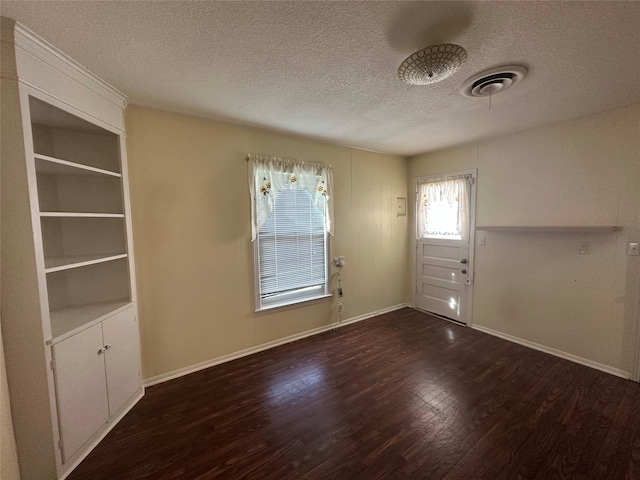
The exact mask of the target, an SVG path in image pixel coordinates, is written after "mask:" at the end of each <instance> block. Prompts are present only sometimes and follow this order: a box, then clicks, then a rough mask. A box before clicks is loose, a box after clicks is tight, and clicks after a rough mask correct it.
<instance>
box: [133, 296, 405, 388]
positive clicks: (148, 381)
mask: <svg viewBox="0 0 640 480" xmlns="http://www.w3.org/2000/svg"><path fill="white" fill-rule="evenodd" d="M408 306H409V304H408V303H400V304H398V305H393V306H391V307H387V308H383V309H382V310H376V311H375V312H370V313H365V314H364V315H358V316H356V317H351V318H348V319H346V320H342V321H341V322H334V323H330V324H329V325H325V326H323V327H318V328H314V329H311V330H307V331H305V332H301V333H296V334H295V335H290V336H288V337H284V338H280V339H278V340H273V341H271V342H267V343H263V344H262V345H258V346H255V347H251V348H245V349H244V350H240V351H238V352H233V353H230V354H228V355H222V356H221V357H216V358H212V359H211V360H206V361H204V362H200V363H196V364H195V365H191V366H189V367H184V368H180V369H178V370H174V371H172V372H167V373H161V374H160V375H155V376H153V377H149V378H145V379H144V381H143V383H144V386H145V387H150V386H151V385H156V384H158V383H162V382H167V381H169V380H173V379H174V378H179V377H182V376H184V375H188V374H190V373H194V372H197V371H199V370H204V369H205V368H209V367H214V366H216V365H220V364H221V363H225V362H230V361H231V360H235V359H237V358H242V357H246V356H248V355H253V354H254V353H258V352H262V351H264V350H268V349H270V348H274V347H278V346H280V345H284V344H285V343H291V342H295V341H296V340H300V339H302V338H306V337H310V336H312V335H317V334H319V333H322V332H326V331H327V330H331V329H334V328H338V327H342V326H344V325H349V324H351V323H356V322H361V321H362V320H366V319H368V318H372V317H377V316H378V315H382V314H384V313H389V312H393V311H394V310H400V309H401V308H404V307H408Z"/></svg>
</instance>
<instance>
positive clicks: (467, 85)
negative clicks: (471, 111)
mask: <svg viewBox="0 0 640 480" xmlns="http://www.w3.org/2000/svg"><path fill="white" fill-rule="evenodd" d="M526 74H527V69H526V68H524V67H521V66H519V65H507V66H504V67H497V68H492V69H491V70H486V71H484V72H480V73H477V74H476V75H474V76H473V77H471V78H468V79H467V81H466V82H464V83H463V84H462V89H461V92H462V94H463V95H465V96H467V97H488V96H489V95H495V94H497V93H501V92H504V91H505V90H506V89H507V88H510V87H512V86H513V85H515V84H516V83H518V82H520V81H522V79H523V78H524V76H525V75H526Z"/></svg>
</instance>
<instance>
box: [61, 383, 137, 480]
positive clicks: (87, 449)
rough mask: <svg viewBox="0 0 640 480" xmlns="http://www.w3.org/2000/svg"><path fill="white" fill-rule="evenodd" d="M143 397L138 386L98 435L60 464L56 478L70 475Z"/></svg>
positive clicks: (62, 478) (62, 479)
mask: <svg viewBox="0 0 640 480" xmlns="http://www.w3.org/2000/svg"><path fill="white" fill-rule="evenodd" d="M142 397H144V387H140V390H139V391H138V393H136V394H135V396H134V397H132V399H131V402H130V403H129V404H128V405H127V406H126V407H125V408H124V409H123V410H122V411H121V412H120V413H119V414H118V415H116V416H115V417H112V418H110V419H109V425H108V426H107V427H106V428H105V429H104V430H102V431H101V433H100V435H98V436H96V437H95V438H94V439H93V440H92V441H90V442H89V443H87V444H85V445H83V448H81V449H80V454H79V455H78V456H77V457H76V458H75V459H73V460H72V461H71V463H68V464H67V463H65V464H63V465H62V466H63V467H64V470H63V471H62V473H60V476H59V477H58V480H64V479H65V478H67V477H68V476H69V475H71V472H73V471H74V470H75V468H76V467H77V466H78V465H80V463H81V462H82V461H83V460H84V459H85V458H87V455H89V454H90V453H91V451H92V450H93V449H94V448H96V447H97V446H98V444H99V443H100V442H101V441H102V440H103V439H104V437H106V436H107V434H108V433H109V432H110V431H111V430H113V427H115V426H116V425H117V424H118V422H119V421H120V420H122V418H123V417H124V416H125V415H126V414H127V413H129V411H130V410H131V409H132V408H133V407H135V406H136V404H137V403H138V402H139V401H140V399H141V398H142Z"/></svg>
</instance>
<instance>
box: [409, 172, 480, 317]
mask: <svg viewBox="0 0 640 480" xmlns="http://www.w3.org/2000/svg"><path fill="white" fill-rule="evenodd" d="M460 175H471V179H472V183H471V189H470V191H469V200H470V202H469V203H470V205H469V257H468V260H469V263H468V265H469V279H470V280H471V285H469V288H468V290H467V296H466V299H465V300H466V302H467V305H468V308H467V309H466V314H465V322H464V323H465V325H466V326H467V327H471V326H472V325H473V287H474V284H475V245H476V195H477V193H476V192H477V186H478V169H477V168H473V169H469V170H458V171H455V172H444V173H437V174H432V175H423V176H421V177H414V178H413V197H414V201H413V218H412V220H411V222H412V225H413V233H412V241H413V249H412V250H411V252H412V254H411V255H412V257H413V261H412V268H411V270H412V271H413V280H412V282H413V288H412V294H411V298H412V304H413V306H414V308H415V305H416V295H417V293H418V268H417V267H418V265H417V262H418V239H417V238H416V237H417V232H418V184H419V183H423V182H424V181H425V180H427V181H428V180H446V179H447V178H452V177H459V176H460ZM456 323H458V322H456Z"/></svg>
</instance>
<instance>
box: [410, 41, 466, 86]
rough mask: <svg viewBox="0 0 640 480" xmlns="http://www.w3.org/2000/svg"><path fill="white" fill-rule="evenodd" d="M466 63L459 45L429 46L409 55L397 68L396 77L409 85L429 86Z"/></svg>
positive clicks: (448, 75)
mask: <svg viewBox="0 0 640 480" xmlns="http://www.w3.org/2000/svg"><path fill="white" fill-rule="evenodd" d="M466 61H467V51H466V50H465V49H464V48H462V47H461V46H460V45H455V44H453V43H443V44H441V45H431V46H430V47H426V48H423V49H422V50H418V51H417V52H414V53H412V54H411V55H409V56H408V57H407V58H406V59H405V61H404V62H402V64H401V65H400V67H399V68H398V77H400V80H402V81H403V82H405V83H408V84H409V85H429V84H431V83H436V82H439V81H441V80H444V79H445V78H448V77H450V76H451V75H453V74H454V73H456V72H457V71H458V70H460V68H461V67H462V65H464V62H466Z"/></svg>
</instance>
